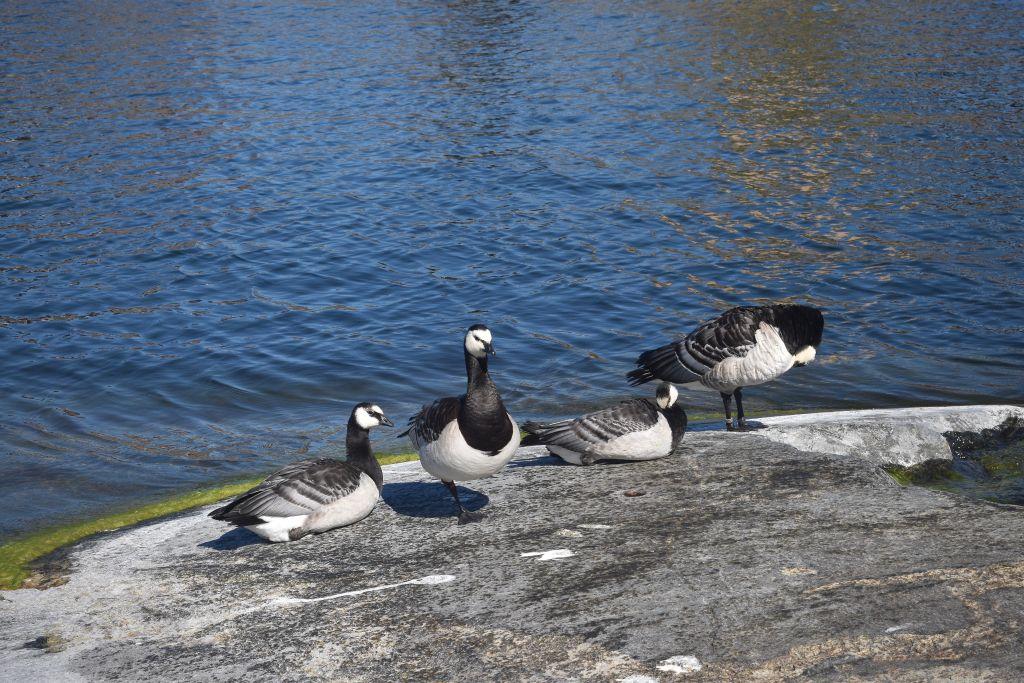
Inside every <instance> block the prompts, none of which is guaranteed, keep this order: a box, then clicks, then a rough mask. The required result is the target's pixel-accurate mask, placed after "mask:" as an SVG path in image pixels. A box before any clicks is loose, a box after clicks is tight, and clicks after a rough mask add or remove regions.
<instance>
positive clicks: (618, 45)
mask: <svg viewBox="0 0 1024 683" xmlns="http://www.w3.org/2000/svg"><path fill="white" fill-rule="evenodd" d="M0 48H2V49H0V65H2V69H0V296H2V298H0V302H2V307H0V358H2V361H0V362H2V363H3V372H2V376H0V382H2V390H0V497H2V498H3V500H4V502H5V514H4V516H3V518H2V519H0V538H4V537H9V536H10V535H13V534H15V533H18V532H20V531H23V530H25V529H29V528H33V527H35V526H38V525H40V524H42V523H48V522H59V521H63V520H67V519H71V518H75V517H79V516H87V515H93V514H97V513H102V512H106V511H109V510H111V509H114V508H118V507H123V506H126V505H128V504H132V503H135V502H138V501H140V500H145V499H149V498H153V497H155V496H160V495H164V494H167V493H169V492H172V491H178V490H182V489H188V488H193V487H195V486H198V485H200V484H203V483H207V482H212V481H217V480H222V479H225V478H228V477H233V476H243V475H251V474H252V473H255V472H260V471H263V470H266V469H267V468H269V467H272V466H273V465H276V464H279V463H282V462H286V461H289V460H293V459H296V458H298V457H301V455H303V454H306V453H330V454H338V453H340V452H341V451H342V450H343V443H344V426H345V421H346V419H347V417H348V413H349V411H350V409H351V406H352V405H353V404H354V403H355V402H358V401H360V400H373V401H376V402H378V403H379V404H380V405H381V406H383V407H384V409H385V411H386V412H387V413H388V414H389V415H390V416H391V417H392V418H393V419H394V420H395V421H396V423H398V422H404V421H405V420H406V419H407V417H408V416H409V415H410V414H412V413H413V412H414V411H415V410H416V409H417V407H418V406H419V405H420V404H422V403H424V402H427V401H429V400H431V399H433V398H435V397H437V396H440V395H449V394H457V393H459V392H461V391H462V389H463V384H464V378H463V366H462V356H461V353H462V352H461V338H462V332H463V330H464V328H465V327H466V326H467V325H469V324H471V323H475V322H478V321H480V322H486V323H487V324H488V325H490V326H491V328H492V330H493V331H494V335H495V345H496V347H497V349H498V357H497V360H496V362H495V363H494V364H493V366H492V367H493V373H494V375H495V378H496V381H497V382H498V384H499V386H500V388H501V389H502V390H503V393H504V395H505V397H506V402H507V404H508V405H509V407H510V409H511V410H512V411H513V413H514V414H515V415H516V416H518V417H520V418H526V417H551V416H562V415H569V414H571V413H576V412H578V411H582V410H585V409H589V408H593V407H595V406H600V405H604V404H607V403H609V402H612V401H615V400H617V399H619V398H621V397H624V396H628V395H633V394H637V393H645V392H646V389H640V390H631V389H630V388H629V387H628V386H627V384H626V381H625V379H624V373H625V372H627V371H628V370H630V369H631V368H632V364H633V360H634V358H635V357H636V355H637V353H638V352H640V351H642V350H644V349H647V348H650V347H651V346H653V345H658V344H660V343H662V342H663V341H668V340H669V339H671V338H672V337H673V336H675V335H678V334H681V333H685V332H687V331H689V330H690V329H691V328H692V327H694V325H695V324H696V323H698V322H700V321H701V320H703V319H705V318H707V317H709V316H712V315H714V314H715V313H716V312H717V311H720V310H723V309H725V308H727V307H729V306H733V305H738V304H750V303H767V302H773V301H783V300H785V301H801V302H809V303H812V304H814V305H817V306H820V307H822V308H823V309H825V311H826V329H825V341H824V344H823V346H822V348H821V350H820V354H819V360H818V361H817V362H816V363H815V364H814V365H812V366H809V367H807V368H803V369H800V370H795V371H793V372H791V373H789V374H788V375H786V377H784V378H783V379H782V380H780V381H777V382H775V383H773V384H771V385H767V386H764V387H759V388H754V389H751V390H749V391H748V392H747V394H746V396H747V402H748V405H749V407H750V408H751V409H792V408H808V409H814V408H860V407H883V406H904V405H940V404H958V403H974V402H989V403H995V402H1017V403H1021V402H1024V381H1022V379H1024V378H1022V370H1024V343H1022V339H1024V269H1022V263H1021V262H1022V259H1024V219H1022V215H1024V214H1022V208H1024V207H1022V204H1024V144H1022V137H1021V131H1022V123H1024V12H1022V10H1021V6H1020V4H1019V3H1016V2H985V3H959V2H938V3H919V2H897V1H891V2H862V3H844V2H822V3H820V4H816V5H815V4H812V3H805V2H795V1H793V2H785V1H783V2H771V3H769V2H700V1H698V2H683V3H680V2H651V3H644V2H638V3H629V4H625V5H623V4H620V3H605V2H589V3H588V2H580V3H564V2H539V1H538V2H488V1H481V2H447V3H445V2H433V3H432V2H426V3H421V2H415V3H414V2H373V3H361V2H346V3H338V4H337V5H335V4H333V3H322V2H295V3H266V2H264V3H258V2H221V1H218V0H213V1H210V2H177V3H168V2H155V1H152V2H146V1H139V2H104V1H100V2H91V3H85V2H71V3H66V2H59V3H58V2H13V1H12V2H7V3H4V4H3V5H2V6H0ZM684 400H685V401H686V402H687V405H688V406H692V412H694V413H700V412H707V411H708V410H712V411H714V410H718V409H719V408H720V403H719V401H718V398H717V396H716V395H714V394H709V393H693V394H689V393H687V394H684ZM396 431H398V430H393V431H392V432H390V433H388V432H384V431H382V432H380V434H379V435H376V439H377V441H376V442H377V444H378V445H379V447H380V448H381V449H382V450H400V449H403V448H406V447H407V442H406V441H404V440H400V439H397V438H396V437H395V436H394V432H396Z"/></svg>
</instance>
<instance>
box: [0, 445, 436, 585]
mask: <svg viewBox="0 0 1024 683" xmlns="http://www.w3.org/2000/svg"><path fill="white" fill-rule="evenodd" d="M416 459H417V456H416V455H415V454H413V453H395V454H382V455H379V456H377V460H379V461H380V464H382V465H391V464H394V463H399V462H408V461H410V460H416ZM262 480H263V478H262V477H259V478H254V479H244V480H242V481H235V482H231V483H228V484H223V485H221V486H215V487H212V488H205V489H201V490H199V491H191V492H189V493H184V494H179V495H176V496H173V497H171V498H168V499H166V500H162V501H157V502H154V503H149V504H147V505H143V506H141V507H137V508H132V509H130V510H125V511H121V512H116V513H113V514H110V515H104V516H103V517H99V518H96V519H89V520H85V521H81V522H73V523H71V524H65V525H62V526H57V527H53V528H50V529H43V530H41V531H36V532H34V533H30V534H28V535H26V536H23V537H21V538H18V539H15V540H13V541H10V542H8V543H4V544H3V545H0V590H14V589H17V588H33V587H45V586H47V585H55V584H54V582H53V581H52V579H51V578H47V577H36V580H32V576H33V572H32V567H31V565H32V563H34V562H36V561H37V560H39V559H41V558H43V557H45V556H46V555H49V554H50V553H53V552H54V551H56V550H59V549H60V548H62V547H64V546H66V545H70V544H71V543H75V542H77V541H80V540H82V539H84V538H87V537H89V536H93V535H95V534H99V533H103V532H106V531H114V530H116V529H121V528H123V527H126V526H131V525H133V524H139V523H142V522H147V521H150V520H153V519H157V518H159V517H166V516H168V515H173V514H175V513H178V512H184V511H185V510H189V509H192V508H196V507H200V506H202V505H208V504H210V503H215V502H217V501H219V500H223V499H225V498H230V497H231V496H236V495H238V494H239V493H243V492H244V491H247V490H248V489H250V488H252V487H253V486H255V485H256V484H258V483H259V482H260V481H262Z"/></svg>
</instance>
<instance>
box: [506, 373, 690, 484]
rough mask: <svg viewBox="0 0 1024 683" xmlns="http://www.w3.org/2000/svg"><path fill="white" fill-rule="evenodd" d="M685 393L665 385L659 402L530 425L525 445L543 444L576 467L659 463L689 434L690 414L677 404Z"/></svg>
mask: <svg viewBox="0 0 1024 683" xmlns="http://www.w3.org/2000/svg"><path fill="white" fill-rule="evenodd" d="M678 396H679V392H678V391H676V388H675V387H674V386H672V385H671V384H667V383H664V384H660V385H658V390H657V393H656V402H655V403H652V402H651V401H648V400H647V399H646V398H634V399H630V400H628V401H622V402H621V403H619V404H618V405H616V406H612V407H611V408H605V409H604V410H598V411H596V412H593V413H588V414H587V415H584V416H583V417H578V418H576V419H575V420H563V421H561V422H552V423H550V424H540V423H538V422H527V423H525V424H524V425H523V429H525V430H526V431H527V432H529V434H527V435H526V437H525V438H524V439H523V442H522V445H523V446H534V445H538V444H543V445H545V446H547V447H548V450H549V451H551V452H552V453H553V454H555V455H557V456H558V457H560V458H561V459H562V460H565V461H566V462H570V463H572V464H574V465H590V464H593V463H594V462H597V461H598V460H655V459H657V458H664V457H665V456H666V455H671V454H673V453H675V452H677V450H678V449H679V446H680V444H682V442H683V434H685V433H686V412H685V411H684V410H683V406H681V405H680V404H679V403H677V402H676V399H677V398H678Z"/></svg>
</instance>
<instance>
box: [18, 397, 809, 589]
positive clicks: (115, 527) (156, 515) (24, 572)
mask: <svg viewBox="0 0 1024 683" xmlns="http://www.w3.org/2000/svg"><path fill="white" fill-rule="evenodd" d="M814 412H819V411H807V410H805V409H799V408H794V409H784V410H766V411H754V412H752V413H751V417H753V418H757V417H772V416H782V415H798V414H799V415H802V414H813V413H814ZM820 412H827V409H822V411H820ZM719 418H721V416H718V415H716V414H715V413H696V414H695V415H693V416H692V417H691V418H690V419H691V427H694V426H711V425H712V424H713V422H714V421H717V420H719ZM721 419H724V418H721ZM377 460H378V462H380V464H381V466H385V465H394V464H397V463H402V462H411V461H414V460H419V456H418V455H417V454H416V453H410V452H401V453H381V454H379V455H377ZM271 471H273V470H268V471H267V472H264V473H263V474H260V475H257V476H253V477H246V478H237V477H235V478H232V479H229V480H226V481H224V482H223V483H220V484H213V485H211V486H205V487H202V488H199V489H192V490H189V491H182V492H180V493H175V494H172V495H170V496H167V497H166V498H163V499H161V500H154V501H151V502H148V503H143V504H141V505H136V506H133V507H130V508H126V509H124V510H121V511H118V512H114V513H110V514H106V515H100V516H98V517H88V518H85V519H80V520H77V521H72V522H66V523H63V524H54V525H45V526H43V527H42V528H40V529H37V530H35V531H29V532H27V533H24V534H21V535H20V536H16V537H14V538H11V539H10V540H7V541H4V542H2V543H0V594H2V593H3V592H4V591H12V590H19V589H22V588H39V589H46V588H51V587H53V586H58V585H60V584H61V583H63V579H62V577H61V576H60V574H61V572H59V571H51V570H48V569H46V568H45V567H44V568H41V567H40V565H44V566H45V565H46V564H47V562H46V560H47V558H49V557H52V556H54V555H58V554H59V553H60V552H61V551H63V550H65V549H67V548H69V547H71V546H73V545H74V544H75V543H78V542H79V541H84V540H86V539H88V538H90V537H92V536H97V535H100V534H104V533H110V532H112V531H119V530H123V529H127V528H130V527H133V526H138V525H140V524H146V523H149V522H154V521H157V520H160V519H165V518H169V517H171V516H173V515H176V514H179V513H182V512H186V511H188V510H192V509H195V508H198V507H202V506H203V505H208V504H210V503H215V502H217V501H220V500H225V499H227V498H231V497H232V496H237V495H238V494H240V493H243V492H244V491H247V490H248V489H250V488H252V487H253V486H255V485H256V484H258V483H259V482H261V481H263V479H264V477H266V476H267V474H269V473H270V472H271Z"/></svg>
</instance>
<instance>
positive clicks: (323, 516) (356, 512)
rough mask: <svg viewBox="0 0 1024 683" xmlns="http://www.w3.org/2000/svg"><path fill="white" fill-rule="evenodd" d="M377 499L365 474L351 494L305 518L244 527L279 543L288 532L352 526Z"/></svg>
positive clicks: (270, 519)
mask: <svg viewBox="0 0 1024 683" xmlns="http://www.w3.org/2000/svg"><path fill="white" fill-rule="evenodd" d="M379 497H380V491H378V490H377V485H376V484H375V483H373V479H371V478H370V477H368V476H367V475H365V474H362V475H360V476H359V486H358V487H356V489H355V490H354V491H352V493H350V494H348V495H347V496H343V497H342V498H339V499H338V500H336V501H334V502H333V503H330V504H328V505H324V506H323V507H321V508H320V509H318V510H314V511H313V512H311V513H310V514H308V515H298V516H295V517H262V518H261V519H263V520H264V523H263V524H256V525H253V526H247V527H245V528H246V529H248V530H249V531H251V532H253V533H254V534H256V535H258V536H262V537H263V538H265V539H267V540H268V541H273V542H275V543H279V542H282V541H288V540H291V539H290V538H289V536H288V532H289V531H291V530H292V529H298V528H302V529H304V530H305V531H306V532H309V533H314V534H319V533H322V532H324V531H327V530H328V529H336V528H337V527H341V526H348V525H349V524H354V523H356V522H358V521H359V520H361V519H363V518H364V517H366V516H367V515H368V514H370V512H372V511H373V508H374V506H375V505H376V504H377V499H378V498H379Z"/></svg>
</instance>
